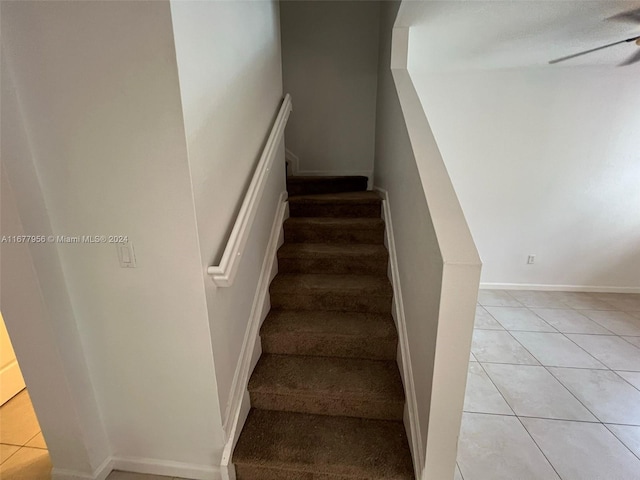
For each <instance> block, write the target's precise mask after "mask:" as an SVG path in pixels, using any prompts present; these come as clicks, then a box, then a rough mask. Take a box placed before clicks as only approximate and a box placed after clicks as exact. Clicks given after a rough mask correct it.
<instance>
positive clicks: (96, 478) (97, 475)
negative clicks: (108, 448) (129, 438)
mask: <svg viewBox="0 0 640 480" xmlns="http://www.w3.org/2000/svg"><path fill="white" fill-rule="evenodd" d="M112 470H113V459H112V458H111V457H108V458H107V459H105V461H104V462H102V464H101V465H100V466H99V467H98V468H96V469H95V470H94V472H93V474H87V473H82V472H76V471H74V470H65V469H64V468H55V467H54V468H53V469H52V470H51V479H52V480H105V479H106V478H107V477H108V476H109V474H110V473H111V471H112Z"/></svg>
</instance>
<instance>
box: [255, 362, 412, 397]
mask: <svg viewBox="0 0 640 480" xmlns="http://www.w3.org/2000/svg"><path fill="white" fill-rule="evenodd" d="M249 391H250V392H252V393H254V392H258V393H276V394H278V395H300V396H307V397H318V398H320V399H322V400H326V399H327V398H335V399H346V398H350V399H352V398H361V399H363V400H371V401H390V402H402V403H403V402H404V391H403V387H402V380H401V378H400V372H399V371H398V366H397V364H396V362H395V361H390V360H365V359H359V358H339V357H309V356H298V355H273V354H263V355H262V356H261V357H260V360H259V361H258V364H257V365H256V368H255V370H254V371H253V374H252V375H251V379H250V380H249Z"/></svg>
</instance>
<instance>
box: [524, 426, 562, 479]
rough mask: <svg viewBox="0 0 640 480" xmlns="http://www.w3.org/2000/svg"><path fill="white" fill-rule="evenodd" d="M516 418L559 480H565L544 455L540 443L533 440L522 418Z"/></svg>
mask: <svg viewBox="0 0 640 480" xmlns="http://www.w3.org/2000/svg"><path fill="white" fill-rule="evenodd" d="M516 418H517V419H518V422H520V425H522V428H524V431H525V432H527V435H529V438H531V440H532V441H533V443H534V444H535V446H536V447H538V450H540V453H542V456H543V457H544V458H545V459H546V460H547V463H548V464H549V465H550V466H551V468H553V471H554V472H556V475H557V476H558V478H559V479H560V480H563V478H562V476H561V475H560V473H559V472H558V470H556V467H555V465H554V464H553V463H551V460H549V457H547V454H546V453H544V451H543V450H542V448H541V447H540V445H538V442H536V439H535V438H533V435H531V432H530V431H529V429H528V428H527V427H526V425H525V424H524V422H523V421H522V420H521V419H520V417H518V416H517V415H516Z"/></svg>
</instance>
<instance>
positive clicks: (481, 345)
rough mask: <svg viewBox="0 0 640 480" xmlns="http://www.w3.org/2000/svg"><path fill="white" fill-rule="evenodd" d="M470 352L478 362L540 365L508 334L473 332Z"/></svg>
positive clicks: (501, 332)
mask: <svg viewBox="0 0 640 480" xmlns="http://www.w3.org/2000/svg"><path fill="white" fill-rule="evenodd" d="M471 351H472V352H473V355H474V356H475V357H476V359H477V360H478V361H479V362H494V363H516V364H523V365H540V363H539V362H538V361H537V360H536V359H535V358H533V356H531V354H530V353H529V352H527V350H526V349H525V348H524V347H523V346H522V345H520V344H519V343H518V342H517V341H516V339H515V338H513V337H512V336H511V334H510V333H509V332H504V331H498V330H474V331H473V343H472V345H471Z"/></svg>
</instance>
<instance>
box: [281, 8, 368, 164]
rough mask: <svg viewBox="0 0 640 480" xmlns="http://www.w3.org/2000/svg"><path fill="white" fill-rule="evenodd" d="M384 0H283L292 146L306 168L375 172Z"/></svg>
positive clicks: (288, 139) (288, 138) (289, 145)
mask: <svg viewBox="0 0 640 480" xmlns="http://www.w3.org/2000/svg"><path fill="white" fill-rule="evenodd" d="M379 8H380V7H379V2H371V1H367V2H362V1H341V2H337V1H305V2H299V1H282V2H280V12H281V16H282V20H281V21H282V60H283V77H284V87H285V90H286V91H287V92H288V93H291V96H292V97H293V105H294V111H293V113H292V115H291V119H290V120H289V125H288V126H287V130H286V144H287V149H289V150H290V151H291V152H293V153H294V154H295V155H296V156H297V157H299V163H300V167H299V168H300V170H301V172H300V174H322V173H325V174H327V173H328V174H353V173H358V174H368V175H370V174H371V171H372V170H373V156H374V145H375V115H376V83H377V70H378V48H377V45H378V23H379V21H378V19H379Z"/></svg>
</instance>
